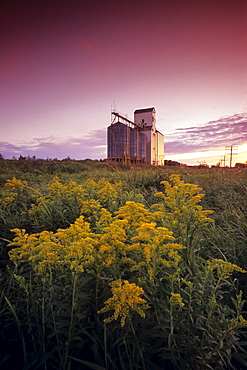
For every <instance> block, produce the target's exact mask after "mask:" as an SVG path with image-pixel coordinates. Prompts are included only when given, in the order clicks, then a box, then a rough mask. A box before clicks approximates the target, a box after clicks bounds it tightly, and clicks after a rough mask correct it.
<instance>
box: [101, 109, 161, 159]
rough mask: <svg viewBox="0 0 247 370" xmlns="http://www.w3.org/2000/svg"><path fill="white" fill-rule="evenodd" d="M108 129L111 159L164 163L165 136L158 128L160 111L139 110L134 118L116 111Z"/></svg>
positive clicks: (109, 156) (108, 153)
mask: <svg viewBox="0 0 247 370" xmlns="http://www.w3.org/2000/svg"><path fill="white" fill-rule="evenodd" d="M112 117H113V119H112V123H111V125H110V126H108V128H107V158H108V160H109V161H115V162H124V163H146V164H152V165H160V166H162V165H164V135H163V134H161V133H160V132H159V131H158V130H157V129H156V111H155V109H154V108H153V107H152V108H145V109H137V110H135V112H134V121H131V120H130V119H128V118H127V117H126V116H123V115H122V114H120V113H118V112H116V111H115V110H114V111H112Z"/></svg>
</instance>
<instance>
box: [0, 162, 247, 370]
mask: <svg viewBox="0 0 247 370" xmlns="http://www.w3.org/2000/svg"><path fill="white" fill-rule="evenodd" d="M0 204H1V206H0V247H1V261H0V263H1V271H0V279H1V298H0V299H1V306H0V307H1V308H0V325H1V333H0V344H1V345H0V348H1V350H0V368H1V369H5V368H6V369H13V370H19V369H23V370H24V369H25V370H26V369H42V370H43V369H44V370H46V369H47V370H50V369H59V370H70V369H71V370H73V369H76V370H77V369H78V370H79V369H96V370H104V369H107V370H111V369H112V370H122V369H128V370H129V369H133V370H136V369H142V370H144V369H146V370H148V369H152V370H159V369H160V370H161V369H171V370H173V369H190V370H191V369H193V370H202V369H214V370H215V369H244V368H247V352H246V351H247V347H246V344H247V342H246V328H247V313H246V309H247V305H246V303H245V301H246V298H247V284H246V275H245V274H246V271H247V253H246V252H247V168H211V169H210V168H207V167H202V168H195V167H186V166H185V167H182V166H176V167H172V166H164V167H151V166H149V167H148V166H147V167H145V166H127V165H118V166H116V165H113V164H107V163H105V162H99V161H91V160H85V161H71V160H69V159H67V160H64V161H56V160H53V161H52V160H34V159H30V158H28V159H21V160H16V161H15V160H3V159H1V160H0Z"/></svg>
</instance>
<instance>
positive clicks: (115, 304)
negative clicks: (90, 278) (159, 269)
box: [98, 280, 149, 327]
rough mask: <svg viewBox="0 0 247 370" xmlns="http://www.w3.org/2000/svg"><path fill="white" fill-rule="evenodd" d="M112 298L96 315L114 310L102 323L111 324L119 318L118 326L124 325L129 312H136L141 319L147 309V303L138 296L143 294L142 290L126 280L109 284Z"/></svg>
mask: <svg viewBox="0 0 247 370" xmlns="http://www.w3.org/2000/svg"><path fill="white" fill-rule="evenodd" d="M110 285H111V290H112V297H111V298H109V299H108V300H107V301H106V302H105V307H103V308H102V309H101V310H100V311H98V313H104V312H108V311H110V310H114V313H113V315H112V316H110V317H108V318H106V319H104V322H106V323H107V322H111V321H113V320H117V319H118V318H120V324H121V326H122V327H123V326H124V325H125V321H126V318H127V317H128V316H129V315H130V313H131V312H137V313H138V314H139V315H140V316H141V317H145V316H146V314H145V312H144V310H146V309H147V308H149V306H148V305H147V301H146V300H145V299H143V298H141V297H140V296H141V295H142V294H144V290H143V289H142V288H140V287H138V286H137V285H136V284H134V283H130V282H129V281H128V280H124V281H122V280H116V281H113V282H112V283H111V284H110Z"/></svg>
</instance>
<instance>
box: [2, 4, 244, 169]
mask: <svg viewBox="0 0 247 370" xmlns="http://www.w3.org/2000/svg"><path fill="white" fill-rule="evenodd" d="M5 3H6V4H5V7H3V8H2V9H1V13H0V32H1V34H0V122H1V138H0V153H1V154H3V155H4V156H5V157H6V158H12V157H13V156H16V157H17V158H18V157H19V156H20V155H23V156H27V155H30V156H33V155H35V156H36V157H39V158H47V157H49V158H59V159H62V158H66V157H68V156H69V157H70V158H75V159H85V158H91V159H103V158H105V157H106V128H107V126H108V125H109V124H110V122H111V114H110V113H111V107H115V106H116V109H117V110H119V111H120V112H122V113H123V114H128V117H129V118H130V119H133V112H134V110H135V109H139V108H146V107H151V106H154V107H155V108H156V111H157V128H158V129H159V131H161V132H162V133H163V134H164V135H165V159H172V160H177V161H179V162H182V163H186V164H198V162H202V161H204V160H205V161H206V162H207V163H208V164H216V163H217V162H219V161H220V160H221V159H222V158H223V157H224V155H226V154H227V151H226V150H225V146H227V145H235V146H238V149H237V152H238V155H236V156H234V158H233V164H234V163H235V162H245V161H247V2H246V0H217V1H216V0H214V1H212V0H207V1H204V0H198V1H194V0H193V1H192V0H186V1H184V0H169V1H167V0H143V1H139V0H136V1H135V0H132V1H129V0H125V1H123V0H122V1H120V0H114V1H108V0H105V1H100V0H95V1H91V0H90V1H89V0H88V1H85V0H83V1H82V0H80V1H79V0H78V1H74V0H71V1H62V0H60V1H57V0H54V1H53V0H50V1H46V0H43V1H37V0H33V1H22V0H16V1H14V0H9V1H5ZM227 158H229V156H228V157H227ZM227 161H228V159H227Z"/></svg>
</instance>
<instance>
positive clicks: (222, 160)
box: [220, 155, 226, 167]
mask: <svg viewBox="0 0 247 370" xmlns="http://www.w3.org/2000/svg"><path fill="white" fill-rule="evenodd" d="M222 162H223V163H224V165H223V166H222ZM220 164H221V167H226V156H225V155H224V158H223V159H221V160H220Z"/></svg>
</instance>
